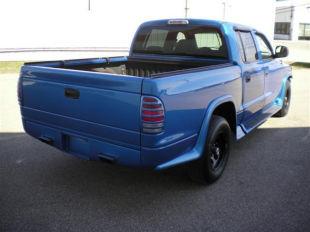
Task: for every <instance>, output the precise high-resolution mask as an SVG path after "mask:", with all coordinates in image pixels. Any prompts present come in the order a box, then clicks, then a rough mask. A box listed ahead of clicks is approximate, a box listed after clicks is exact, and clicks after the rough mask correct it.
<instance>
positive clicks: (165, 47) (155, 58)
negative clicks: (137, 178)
mask: <svg viewBox="0 0 310 232" xmlns="http://www.w3.org/2000/svg"><path fill="white" fill-rule="evenodd" d="M287 55H288V50H287V48H286V47H284V46H278V47H277V48H276V49H275V51H274V50H273V49H272V47H271V45H270V43H269V42H268V40H267V39H266V37H265V36H264V35H263V34H262V33H261V32H258V31H256V30H254V29H253V28H250V27H246V26H241V25H237V24H233V23H228V22H220V21H213V20H198V19H170V20H156V21H150V22H146V23H143V24H142V25H141V26H140V27H139V28H138V30H137V33H136V34H135V36H134V39H133V43H132V46H131V49H130V53H129V56H127V57H110V58H94V59H79V60H64V61H47V62H34V63H26V64H25V65H24V66H23V67H22V69H21V74H20V80H19V85H18V95H19V103H20V108H21V114H22V120H23V125H24V129H25V131H26V132H27V133H28V134H29V135H31V136H33V137H35V138H37V139H39V140H41V141H42V142H44V143H47V144H49V145H52V146H54V147H56V148H58V149H60V150H63V151H65V152H67V153H70V154H73V155H75V156H77V157H81V158H84V159H89V160H102V161H106V162H109V163H117V164H121V165H127V166H134V167H149V168H153V169H155V170H163V169H166V168H170V167H173V166H176V165H180V164H186V166H187V167H188V170H189V174H190V177H192V178H193V179H194V180H197V181H201V182H203V183H211V182H214V181H215V180H217V179H218V178H219V177H220V176H221V174H222V173H223V170H224V168H225V165H226V163H227V159H228V156H229V150H230V144H231V140H232V139H235V140H239V139H240V138H242V137H244V136H245V135H246V134H248V133H249V132H250V131H252V130H253V129H254V128H256V127H258V126H259V125H260V124H262V123H263V122H264V121H266V119H268V118H269V117H271V116H278V117H282V116H285V115H286V114H287V113H288V110H289V105H290V96H291V88H290V82H291V78H292V71H291V68H290V67H289V66H288V65H286V64H283V63H282V61H281V59H279V58H281V57H285V56H287Z"/></svg>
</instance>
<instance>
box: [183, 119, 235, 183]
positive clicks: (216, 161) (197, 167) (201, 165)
mask: <svg viewBox="0 0 310 232" xmlns="http://www.w3.org/2000/svg"><path fill="white" fill-rule="evenodd" d="M230 143H231V129H230V127H229V124H228V122H227V121H226V119H225V118H223V117H221V116H217V115H213V116H212V118H211V121H210V126H209V130H208V135H207V139H206V143H205V147H204V151H203V155H202V157H201V158H200V159H198V160H195V161H193V162H192V163H190V165H189V169H188V173H189V176H190V177H191V179H192V180H194V181H196V182H200V183H203V184H208V183H209V184H210V183H213V182H215V181H216V180H217V179H218V178H219V177H220V176H221V175H222V173H223V171H224V169H225V166H226V163H227V160H228V157H229V153H230Z"/></svg>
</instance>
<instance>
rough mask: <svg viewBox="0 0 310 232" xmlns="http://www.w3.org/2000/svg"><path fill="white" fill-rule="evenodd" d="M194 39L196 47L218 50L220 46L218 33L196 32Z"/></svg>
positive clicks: (220, 41) (220, 40)
mask: <svg viewBox="0 0 310 232" xmlns="http://www.w3.org/2000/svg"><path fill="white" fill-rule="evenodd" d="M195 40H196V44H197V47H198V48H205V47H207V48H210V49H212V50H219V49H220V47H221V46H222V39H221V38H220V35H219V33H217V32H210V33H196V34H195Z"/></svg>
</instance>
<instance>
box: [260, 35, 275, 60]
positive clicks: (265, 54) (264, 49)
mask: <svg viewBox="0 0 310 232" xmlns="http://www.w3.org/2000/svg"><path fill="white" fill-rule="evenodd" d="M256 39H257V41H258V46H259V49H258V50H259V51H260V53H261V54H262V58H263V59H270V58H272V52H271V50H270V48H269V47H268V45H267V43H266V41H265V38H263V37H262V36H261V35H259V34H256Z"/></svg>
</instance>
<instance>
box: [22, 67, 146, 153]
mask: <svg viewBox="0 0 310 232" xmlns="http://www.w3.org/2000/svg"><path fill="white" fill-rule="evenodd" d="M142 80H143V79H142V78H139V77H131V76H121V75H113V74H102V73H93V72H85V71H74V70H65V69H55V68H47V67H36V66H24V67H23V68H22V71H21V87H20V88H21V95H22V97H21V99H22V100H21V106H22V107H21V111H22V115H23V120H24V126H25V129H26V130H27V125H25V124H27V122H29V123H39V124H42V125H47V126H51V127H52V128H58V130H60V131H62V132H61V133H63V134H65V135H68V134H70V133H73V134H76V133H77V134H80V135H81V136H82V137H83V136H84V137H86V138H94V139H98V140H101V141H104V142H109V143H112V144H115V145H119V146H125V147H128V148H130V149H137V150H138V149H139V146H140V98H141V85H142ZM43 134H44V133H43V132H42V135H40V136H44V135H43ZM38 136H39V135H38ZM77 141H78V140H77Z"/></svg>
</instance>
